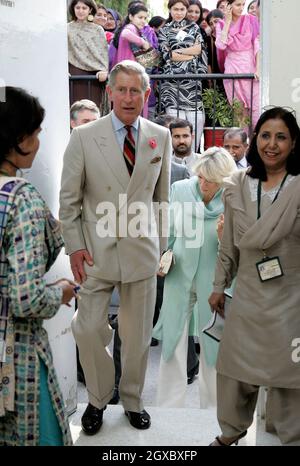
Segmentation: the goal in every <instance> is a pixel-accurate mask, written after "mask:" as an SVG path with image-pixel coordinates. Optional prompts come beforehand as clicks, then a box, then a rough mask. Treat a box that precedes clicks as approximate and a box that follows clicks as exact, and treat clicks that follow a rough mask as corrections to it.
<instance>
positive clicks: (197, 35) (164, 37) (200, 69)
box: [158, 20, 207, 111]
mask: <svg viewBox="0 0 300 466" xmlns="http://www.w3.org/2000/svg"><path fill="white" fill-rule="evenodd" d="M158 44H159V50H160V52H161V53H162V72H163V73H164V74H184V73H207V55H206V52H205V44H204V41H203V38H202V35H201V31H200V28H199V26H198V25H197V24H196V23H190V22H189V21H186V20H182V21H180V22H177V21H172V22H171V23H168V24H166V25H165V26H164V27H163V28H161V29H160V30H159V35H158ZM196 44H201V46H202V49H203V50H202V53H201V54H200V56H198V57H194V58H193V59H191V60H189V61H185V62H176V61H172V60H171V51H173V50H176V49H179V48H188V47H192V46H193V45H196ZM177 83H178V81H175V80H172V79H169V80H168V81H164V82H163V83H162V84H161V101H162V106H163V107H164V108H165V109H166V108H177V107H178V108H179V109H180V110H190V111H195V110H196V107H197V109H198V110H202V109H203V105H202V85H201V82H200V81H199V82H198V84H197V85H196V84H195V81H191V80H189V79H182V80H180V81H179V88H178V86H177Z"/></svg>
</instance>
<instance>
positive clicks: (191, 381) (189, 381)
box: [187, 374, 197, 385]
mask: <svg viewBox="0 0 300 466" xmlns="http://www.w3.org/2000/svg"><path fill="white" fill-rule="evenodd" d="M196 375H197V374H193V375H192V376H191V377H188V379H187V383H188V385H191V384H192V383H193V382H194V380H195V378H196Z"/></svg>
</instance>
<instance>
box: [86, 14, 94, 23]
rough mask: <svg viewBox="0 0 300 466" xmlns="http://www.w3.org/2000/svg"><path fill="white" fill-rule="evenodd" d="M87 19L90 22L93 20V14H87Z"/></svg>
mask: <svg viewBox="0 0 300 466" xmlns="http://www.w3.org/2000/svg"><path fill="white" fill-rule="evenodd" d="M87 20H88V21H90V22H91V23H92V22H93V21H94V16H93V15H88V17H87Z"/></svg>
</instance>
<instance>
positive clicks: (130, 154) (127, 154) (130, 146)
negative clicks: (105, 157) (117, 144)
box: [123, 125, 135, 176]
mask: <svg viewBox="0 0 300 466" xmlns="http://www.w3.org/2000/svg"><path fill="white" fill-rule="evenodd" d="M124 128H125V129H126V131H127V134H126V136H125V139H124V148H123V155H124V159H125V163H126V166H127V170H128V173H129V175H130V176H131V175H132V172H133V169H134V164H135V141H134V138H133V135H132V132H131V126H130V125H127V126H124Z"/></svg>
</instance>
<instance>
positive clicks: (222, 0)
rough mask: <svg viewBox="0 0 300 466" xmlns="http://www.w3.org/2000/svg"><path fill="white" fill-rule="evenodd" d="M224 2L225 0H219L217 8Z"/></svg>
mask: <svg viewBox="0 0 300 466" xmlns="http://www.w3.org/2000/svg"><path fill="white" fill-rule="evenodd" d="M222 2H224V0H218V1H217V6H216V8H219V6H220V5H221V3H222Z"/></svg>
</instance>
